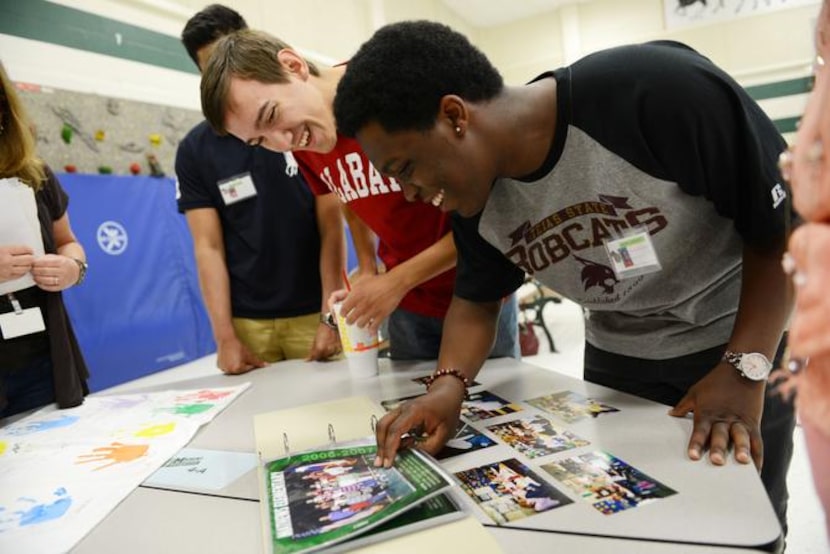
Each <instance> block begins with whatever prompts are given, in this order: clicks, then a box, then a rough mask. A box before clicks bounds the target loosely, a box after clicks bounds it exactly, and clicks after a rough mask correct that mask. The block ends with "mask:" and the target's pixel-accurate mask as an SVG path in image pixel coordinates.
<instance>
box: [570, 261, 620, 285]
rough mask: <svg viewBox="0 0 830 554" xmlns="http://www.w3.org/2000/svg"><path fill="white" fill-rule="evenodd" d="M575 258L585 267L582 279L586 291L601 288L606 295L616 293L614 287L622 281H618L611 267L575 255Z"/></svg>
mask: <svg viewBox="0 0 830 554" xmlns="http://www.w3.org/2000/svg"><path fill="white" fill-rule="evenodd" d="M574 258H576V260H578V261H579V263H581V264H582V265H583V267H582V275H581V277H582V284H583V285H585V290H586V291H587V290H588V289H590V288H591V287H601V288H602V292H604V293H605V294H611V293H612V292H614V286H615V285H616V284H617V283H619V282H620V280H619V279H617V276H616V275H614V271H613V270H612V269H611V268H610V267H608V266H607V265H602V264H598V263H596V262H592V261H590V260H586V259H584V258H580V257H579V256H577V255H574Z"/></svg>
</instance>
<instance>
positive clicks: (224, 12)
mask: <svg viewBox="0 0 830 554" xmlns="http://www.w3.org/2000/svg"><path fill="white" fill-rule="evenodd" d="M247 28H248V24H247V23H246V22H245V19H244V18H243V17H242V16H241V15H239V12H237V11H236V10H233V9H231V8H229V7H227V6H223V5H222V4H211V5H210V6H207V7H206V8H205V9H203V10H202V11H200V12H199V13H197V14H196V15H194V16H193V17H191V18H190V19H189V20H188V21H187V23H185V26H184V29H183V30H182V44H184V47H185V49H186V50H187V54H188V55H189V56H190V59H192V60H193V63H195V64H196V65H199V60H198V59H197V58H196V52H198V51H199V50H200V49H201V48H202V47H204V46H207V45H208V44H211V43H213V42H216V40H217V39H220V38H222V37H223V36H225V35H228V34H230V33H233V32H234V31H239V30H240V29H247Z"/></svg>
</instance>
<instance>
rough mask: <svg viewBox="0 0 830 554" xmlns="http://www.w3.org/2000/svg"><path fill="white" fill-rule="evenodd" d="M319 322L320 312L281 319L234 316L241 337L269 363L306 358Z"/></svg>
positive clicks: (237, 331)
mask: <svg viewBox="0 0 830 554" xmlns="http://www.w3.org/2000/svg"><path fill="white" fill-rule="evenodd" d="M319 325H320V314H319V313H313V314H309V315H301V316H297V317H285V318H280V319H245V318H241V317H235V318H233V328H234V330H236V336H238V337H239V340H241V341H242V342H243V343H244V344H245V346H247V347H248V349H249V350H250V351H251V352H253V353H254V354H256V355H257V356H259V357H260V358H262V360H264V361H266V362H268V363H274V362H278V361H280V360H294V359H305V358H306V357H307V356H308V355H309V353H310V352H311V345H312V343H313V342H314V336H315V335H316V334H317V327H318V326H319Z"/></svg>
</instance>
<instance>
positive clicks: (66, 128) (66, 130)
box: [61, 123, 72, 144]
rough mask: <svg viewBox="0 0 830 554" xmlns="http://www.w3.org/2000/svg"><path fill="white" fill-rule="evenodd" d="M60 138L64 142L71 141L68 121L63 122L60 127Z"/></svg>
mask: <svg viewBox="0 0 830 554" xmlns="http://www.w3.org/2000/svg"><path fill="white" fill-rule="evenodd" d="M61 138H62V139H63V142H65V143H66V144H69V143H70V142H72V127H70V126H69V124H68V123H64V124H63V127H62V128H61Z"/></svg>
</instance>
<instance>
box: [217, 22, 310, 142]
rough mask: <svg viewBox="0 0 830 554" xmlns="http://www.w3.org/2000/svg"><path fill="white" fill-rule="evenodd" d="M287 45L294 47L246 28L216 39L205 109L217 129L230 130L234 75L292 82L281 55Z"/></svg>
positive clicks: (265, 80)
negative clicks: (227, 118) (228, 117)
mask: <svg viewBox="0 0 830 554" xmlns="http://www.w3.org/2000/svg"><path fill="white" fill-rule="evenodd" d="M286 48H291V47H290V46H289V45H288V44H286V43H285V42H283V41H281V40H280V39H278V38H277V37H274V36H272V35H269V34H268V33H265V32H262V31H254V30H251V29H242V30H240V31H237V32H235V33H231V34H229V35H225V36H224V37H222V38H220V39H219V40H218V41H216V43H215V44H214V46H213V51H212V52H211V54H210V58H209V60H208V63H207V65H206V66H205V68H204V71H203V72H202V84H201V91H202V113H203V114H204V116H205V119H207V121H208V123H209V124H210V126H211V127H213V130H214V131H216V132H217V133H218V134H220V135H226V134H228V131H227V129H226V128H225V111H226V110H227V107H228V106H227V103H228V90H229V89H230V86H231V78H233V77H236V78H239V79H245V80H252V81H259V82H260V83H269V84H271V83H287V82H288V73H287V72H286V71H285V68H283V66H282V64H281V63H280V61H279V58H278V57H277V55H278V54H279V53H280V51H282V50H285V49H286ZM306 64H308V69H309V71H310V72H311V74H312V75H315V76H319V75H320V71H319V70H318V69H317V66H316V65H314V63H312V62H310V61H308V60H306Z"/></svg>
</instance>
